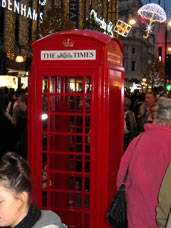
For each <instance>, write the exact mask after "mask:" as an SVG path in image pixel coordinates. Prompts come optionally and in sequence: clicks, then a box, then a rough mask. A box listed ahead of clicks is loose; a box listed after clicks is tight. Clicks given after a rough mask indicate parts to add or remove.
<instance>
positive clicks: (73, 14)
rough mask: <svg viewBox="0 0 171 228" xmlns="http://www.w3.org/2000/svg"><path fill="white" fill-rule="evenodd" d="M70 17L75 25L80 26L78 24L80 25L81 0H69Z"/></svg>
mask: <svg viewBox="0 0 171 228" xmlns="http://www.w3.org/2000/svg"><path fill="white" fill-rule="evenodd" d="M69 18H70V20H71V21H72V22H73V23H74V24H75V27H76V28H78V25H79V1H78V0H70V1H69Z"/></svg>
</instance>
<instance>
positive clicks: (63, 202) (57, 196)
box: [49, 177, 70, 209]
mask: <svg viewBox="0 0 171 228" xmlns="http://www.w3.org/2000/svg"><path fill="white" fill-rule="evenodd" d="M60 178H62V177H60ZM69 195H70V193H63V192H50V193H49V203H50V205H49V206H50V207H52V208H66V209H67V208H69V205H70V204H69V203H70V202H69Z"/></svg>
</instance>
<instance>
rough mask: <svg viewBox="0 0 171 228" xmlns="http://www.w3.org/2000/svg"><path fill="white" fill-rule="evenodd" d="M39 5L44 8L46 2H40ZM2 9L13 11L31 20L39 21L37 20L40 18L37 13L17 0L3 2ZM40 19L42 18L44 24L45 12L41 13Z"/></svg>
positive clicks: (41, 0)
mask: <svg viewBox="0 0 171 228" xmlns="http://www.w3.org/2000/svg"><path fill="white" fill-rule="evenodd" d="M39 4H40V5H42V6H44V5H45V4H46V0H39ZM1 7H3V8H7V9H8V10H10V11H13V12H14V13H18V14H20V15H22V16H24V17H27V18H29V19H31V20H35V21H37V18H38V14H37V11H36V10H35V9H32V8H31V7H28V6H27V5H25V4H23V3H20V2H18V1H16V0H1ZM39 18H40V23H42V22H43V12H40V14H39Z"/></svg>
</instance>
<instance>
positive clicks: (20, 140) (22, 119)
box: [15, 94, 27, 159]
mask: <svg viewBox="0 0 171 228" xmlns="http://www.w3.org/2000/svg"><path fill="white" fill-rule="evenodd" d="M17 102H18V107H19V111H18V114H17V119H16V126H15V130H16V151H17V152H18V153H19V154H20V155H21V156H22V157H23V158H24V159H27V95H25V94H21V95H20V96H19V97H18V101H17Z"/></svg>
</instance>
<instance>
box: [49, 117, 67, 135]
mask: <svg viewBox="0 0 171 228" xmlns="http://www.w3.org/2000/svg"><path fill="white" fill-rule="evenodd" d="M50 131H51V132H70V117H69V116H55V115H50Z"/></svg>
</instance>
